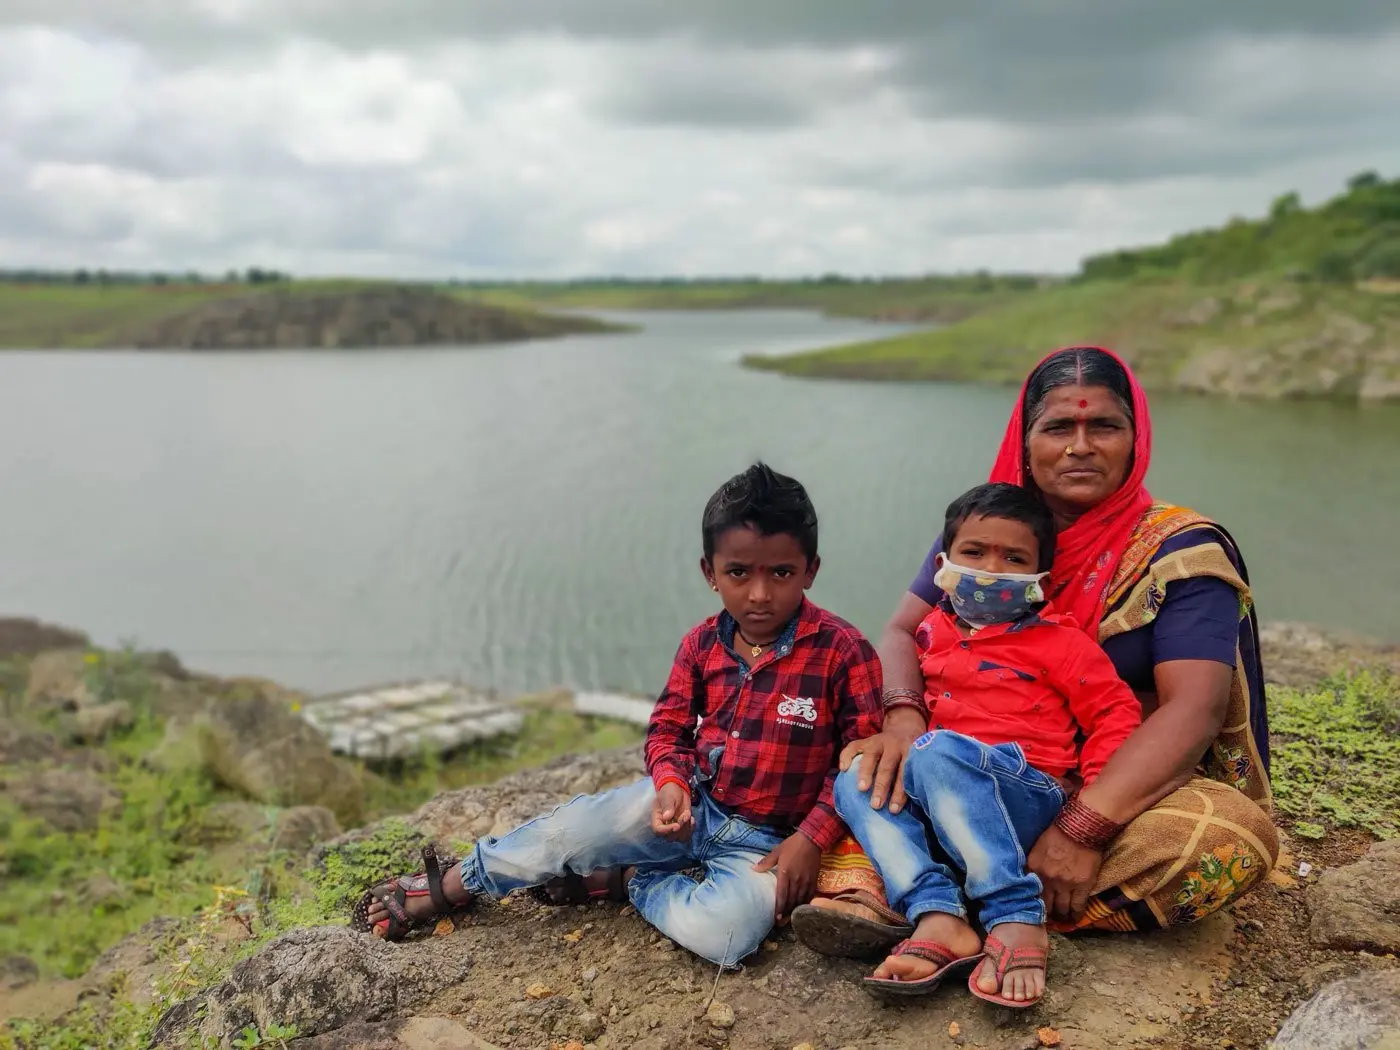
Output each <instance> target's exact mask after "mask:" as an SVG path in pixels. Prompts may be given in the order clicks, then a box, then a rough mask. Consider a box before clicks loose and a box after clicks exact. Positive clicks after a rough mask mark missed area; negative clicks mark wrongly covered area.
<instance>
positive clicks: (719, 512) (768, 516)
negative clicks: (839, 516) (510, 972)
mask: <svg viewBox="0 0 1400 1050" xmlns="http://www.w3.org/2000/svg"><path fill="white" fill-rule="evenodd" d="M742 528H753V529H755V530H756V531H757V532H758V534H759V535H760V536H776V535H778V534H780V533H786V534H787V535H789V536H791V537H792V538H793V539H795V540H796V541H797V542H798V544H799V545H800V546H801V547H802V553H803V554H805V555H806V556H807V563H808V564H809V565H810V564H811V563H812V562H813V561H815V560H816V557H817V511H816V508H815V507H813V506H812V501H811V500H810V499H809V498H808V496H807V490H806V489H805V488H803V487H802V483H801V482H800V481H798V480H797V479H796V478H790V477H788V476H787V475H786V474H779V473H778V472H777V471H776V470H774V469H773V468H772V467H770V466H768V465H767V464H766V463H761V462H760V463H755V464H754V465H753V466H751V467H750V468H749V469H748V470H746V471H744V472H743V473H742V474H735V475H734V476H733V477H732V478H730V479H729V480H728V481H726V482H725V483H724V484H723V485H721V486H720V487H719V489H718V490H716V492H715V494H714V495H713V496H711V497H710V501H709V502H708V503H706V504H705V514H704V517H702V518H701V519H700V532H701V536H702V540H703V543H704V546H705V560H706V561H709V560H711V559H712V558H714V556H715V542H716V541H717V540H718V539H719V537H720V535H721V534H722V533H725V532H728V531H729V530H730V529H742Z"/></svg>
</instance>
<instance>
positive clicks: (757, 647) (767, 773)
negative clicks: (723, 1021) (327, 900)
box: [356, 463, 881, 966]
mask: <svg viewBox="0 0 1400 1050" xmlns="http://www.w3.org/2000/svg"><path fill="white" fill-rule="evenodd" d="M701 531H702V536H703V541H704V557H703V558H702V559H701V561H700V570H701V572H702V573H703V574H704V576H705V580H706V582H707V583H709V585H710V587H711V588H712V589H713V590H715V591H716V592H718V593H719V595H720V598H721V600H722V601H723V603H724V609H723V611H722V612H720V613H719V614H718V615H716V616H712V617H710V618H709V619H707V620H705V621H704V622H703V623H701V624H699V625H698V626H696V627H695V628H693V629H692V630H691V631H690V633H689V634H687V635H686V636H685V639H684V640H683V641H682V642H681V645H680V649H679V650H678V652H677V653H676V659H675V663H674V665H673V666H672V668H671V675H670V680H669V681H668V682H667V685H666V689H665V691H664V692H662V694H661V696H660V698H659V699H658V700H657V703H656V707H655V709H654V710H653V712H652V716H651V723H650V725H649V727H648V729H647V738H646V763H647V771H648V772H649V773H650V776H649V777H648V778H646V779H644V780H640V781H637V782H636V783H634V784H630V785H628V786H626V787H621V788H616V789H614V790H612V791H606V792H603V793H602V794H598V795H584V796H581V797H579V798H576V799H574V800H573V801H572V802H569V803H567V804H566V805H563V806H559V807H557V808H555V809H554V810H552V811H551V812H550V813H548V814H546V815H545V816H543V817H539V818H537V819H535V820H532V821H529V822H528V823H526V824H523V825H521V826H520V827H518V828H516V829H515V830H514V831H512V832H510V833H509V834H507V835H504V836H502V837H501V838H499V839H493V838H487V839H483V840H481V841H480V842H478V843H477V844H476V846H475V847H474V848H473V849H472V851H471V854H470V855H469V856H468V857H467V858H466V859H465V860H463V861H462V862H461V864H459V865H455V866H453V867H451V868H450V869H449V870H448V871H447V872H446V873H445V874H443V873H442V872H441V871H440V870H439V868H438V866H437V862H436V857H435V855H432V854H431V853H429V855H427V856H425V860H426V861H427V863H426V865H425V868H426V870H425V872H424V873H422V874H419V875H416V876H405V877H403V878H400V879H397V880H395V881H394V882H390V883H386V884H384V885H382V886H377V887H375V888H374V889H373V890H371V891H370V892H369V893H368V894H366V897H365V898H364V899H363V900H362V902H361V905H360V908H359V909H357V915H356V924H357V925H359V926H361V928H365V929H373V930H374V931H375V932H376V933H378V934H379V935H381V936H387V937H401V936H403V935H404V934H406V933H408V932H409V931H410V930H412V929H417V928H420V927H423V926H426V925H431V924H432V922H433V921H435V919H436V918H438V917H439V916H440V915H442V914H444V913H451V912H452V911H455V910H458V909H460V908H463V907H465V906H466V905H467V904H468V903H469V902H470V901H471V900H472V899H473V898H475V897H478V896H487V897H491V898H494V899H500V898H501V897H504V896H505V895H506V894H507V893H510V892H511V891H512V890H516V889H521V888H526V887H531V888H535V890H536V892H537V894H538V895H539V896H540V897H541V898H542V899H546V900H548V901H550V902H553V903H559V904H566V903H578V902H582V901H586V900H590V899H597V898H608V899H614V900H631V902H632V903H633V904H634V905H635V906H636V908H637V911H638V912H639V913H640V914H641V915H642V916H643V918H645V919H646V920H647V921H648V922H650V923H651V924H652V925H653V926H655V927H656V928H657V929H658V930H660V931H661V932H662V933H664V934H666V936H668V937H670V938H671V939H672V940H674V941H676V942H677V943H679V944H680V945H682V946H683V947H685V948H688V949H690V950H691V951H693V952H695V954H697V955H699V956H702V957H703V958H705V959H708V960H709V961H710V962H713V963H718V964H720V965H723V966H733V965H734V964H736V963H737V962H738V961H739V960H740V959H742V958H744V957H745V956H746V955H749V954H750V953H752V952H753V951H755V950H756V949H757V948H758V946H759V945H760V944H761V943H762V942H763V939H764V937H766V936H767V935H768V933H769V931H770V930H772V928H773V925H774V923H775V922H778V921H781V920H783V919H784V918H785V917H786V916H787V915H788V914H789V913H790V912H791V911H792V909H793V908H794V907H796V906H797V905H799V904H804V903H806V902H807V901H808V900H809V899H810V898H811V896H812V893H813V891H814V889H815V885H816V877H817V868H818V864H819V862H820V859H821V854H822V851H823V850H826V849H828V848H830V847H831V846H833V845H835V844H836V843H837V842H838V841H839V840H840V839H841V838H842V837H843V836H844V835H845V833H846V829H845V825H844V824H842V822H841V819H840V818H839V817H838V816H837V815H836V809H835V806H834V803H833V799H832V786H833V783H834V781H835V779H836V774H837V772H838V769H837V756H839V754H840V753H841V750H842V748H843V747H844V746H845V745H846V744H847V743H849V742H851V741H853V740H857V739H860V738H863V737H866V736H870V735H871V734H873V733H875V732H877V731H878V730H879V728H880V721H881V703H880V695H881V675H880V664H879V660H878V658H877V657H876V655H875V651H874V649H873V648H872V647H871V645H870V643H869V642H868V641H866V639H865V638H864V637H862V635H861V634H860V632H859V631H857V630H856V629H855V628H854V627H852V626H851V625H850V624H848V623H846V622H845V621H844V620H841V619H838V618H837V617H835V616H832V615H831V614H830V613H828V612H826V611H824V610H822V609H819V608H818V607H817V606H815V605H813V604H812V603H811V602H809V601H808V600H807V599H806V596H805V591H806V590H807V589H808V588H809V587H811V585H812V581H813V580H814V579H815V578H816V575H817V569H818V568H819V566H820V559H819V558H818V557H817V516H816V511H815V510H814V509H813V507H812V503H811V500H810V499H808V497H807V493H806V490H805V489H804V488H803V487H802V485H801V484H799V483H798V482H797V481H796V480H794V479H792V478H789V477H785V476H783V475H781V474H778V473H776V472H775V471H773V470H771V469H769V468H768V467H767V466H765V465H763V464H762V463H758V464H755V465H754V466H752V467H750V468H749V469H748V470H746V471H744V473H742V474H739V475H736V476H735V477H733V478H731V479H730V480H729V481H727V482H726V483H725V484H724V485H723V486H721V487H720V489H719V491H717V492H716V493H715V494H714V495H713V496H712V497H711V498H710V501H709V503H708V504H707V505H706V507H705V513H704V518H703V520H702V529H701ZM696 868H699V869H702V870H703V877H702V878H700V879H699V880H698V881H697V879H696V878H694V877H692V875H691V874H690V873H689V869H696Z"/></svg>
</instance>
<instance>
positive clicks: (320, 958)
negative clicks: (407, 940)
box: [155, 926, 471, 1045]
mask: <svg viewBox="0 0 1400 1050" xmlns="http://www.w3.org/2000/svg"><path fill="white" fill-rule="evenodd" d="M450 947H452V946H449V945H448V944H447V943H446V942H445V941H444V940H442V939H440V938H433V939H430V940H429V941H427V942H425V943H423V944H421V945H418V946H416V948H415V949H414V950H409V951H405V950H403V949H402V947H401V946H398V945H393V944H387V943H385V942H384V941H381V940H379V939H378V938H375V937H369V936H364V935H361V934H356V933H352V932H351V931H350V930H349V929H347V928H345V927H338V926H322V927H318V928H315V929H308V930H295V931H293V932H292V933H289V934H287V935H286V936H285V937H281V938H279V939H278V940H276V941H273V942H272V943H271V944H270V945H268V946H267V947H266V948H264V949H263V950H262V951H261V952H259V953H258V954H257V955H255V956H253V957H252V958H251V959H246V960H244V961H243V962H241V963H239V964H238V965H237V966H235V967H234V968H233V972H232V973H231V974H230V975H229V977H228V979H227V980H226V981H224V982H223V983H221V984H219V985H217V986H216V987H214V988H213V989H211V990H210V991H208V992H207V993H204V994H202V995H199V996H197V997H195V998H193V999H189V1000H186V1001H185V1002H184V1003H182V1004H181V1005H180V1006H178V1007H176V1008H175V1009H173V1010H171V1011H170V1012H169V1013H167V1014H166V1015H165V1017H164V1018H162V1020H161V1023H160V1025H159V1027H157V1029H156V1032H155V1042H156V1044H157V1045H162V1044H163V1045H173V1044H174V1045H179V1044H177V1038H178V1037H180V1036H181V1034H182V1033H183V1032H185V1031H186V1030H187V1029H188V1028H190V1027H191V1026H193V1027H194V1028H195V1029H196V1030H198V1031H199V1032H201V1033H202V1034H204V1035H205V1036H207V1037H209V1038H211V1039H213V1040H218V1039H220V1038H225V1037H227V1036H228V1035H230V1034H231V1033H236V1032H239V1031H241V1030H242V1029H243V1028H245V1027H247V1026H248V1025H253V1026H254V1027H256V1028H266V1027H268V1026H270V1025H273V1024H277V1025H282V1026H284V1027H288V1026H290V1027H295V1028H296V1029H297V1030H298V1031H299V1032H300V1033H302V1034H303V1035H308V1036H310V1035H319V1034H321V1033H323V1032H330V1031H334V1030H336V1029H338V1028H341V1027H343V1026H345V1025H348V1024H351V1023H352V1022H357V1021H378V1020H381V1019H383V1018H388V1017H395V1016H403V1015H404V1014H406V1013H407V1012H408V1011H409V1010H410V1009H411V1008H413V1007H414V1006H417V1005H419V1004H422V1003H423V1002H425V1001H426V1000H428V999H429V998H430V997H432V996H433V995H435V994H437V993H439V992H441V991H442V990H443V989H445V988H447V987H449V986H450V985H453V984H456V983H458V982H459V981H462V980H463V979H464V978H466V976H467V974H468V973H469V972H470V970H471V956H470V955H469V954H465V953H462V952H458V951H451V950H449V948H450Z"/></svg>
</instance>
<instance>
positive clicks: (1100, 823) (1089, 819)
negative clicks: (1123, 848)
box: [1055, 791, 1127, 853]
mask: <svg viewBox="0 0 1400 1050" xmlns="http://www.w3.org/2000/svg"><path fill="white" fill-rule="evenodd" d="M1055 827H1057V828H1059V829H1060V831H1062V832H1063V833H1064V834H1065V836H1066V837H1067V838H1070V839H1073V840H1074V841H1075V842H1077V843H1079V844H1080V845H1081V846H1084V847H1085V848H1086V849H1091V850H1094V851H1095V852H1098V853H1102V852H1103V851H1104V850H1106V849H1108V846H1109V843H1111V842H1112V841H1113V840H1114V839H1116V838H1117V837H1118V835H1119V834H1120V833H1121V832H1122V830H1123V829H1124V828H1125V827H1127V825H1126V824H1115V823H1114V822H1113V821H1111V820H1109V819H1108V818H1107V817H1105V816H1104V815H1103V814H1102V813H1099V812H1097V811H1095V810H1093V809H1091V808H1090V807H1089V806H1087V805H1085V804H1084V802H1082V801H1081V800H1080V798H1079V792H1078V791H1076V792H1075V793H1074V794H1073V795H1071V796H1070V797H1069V801H1068V802H1066V803H1065V804H1064V808H1063V809H1061V810H1060V814H1059V816H1057V817H1056V818H1055Z"/></svg>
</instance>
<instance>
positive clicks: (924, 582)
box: [909, 536, 943, 605]
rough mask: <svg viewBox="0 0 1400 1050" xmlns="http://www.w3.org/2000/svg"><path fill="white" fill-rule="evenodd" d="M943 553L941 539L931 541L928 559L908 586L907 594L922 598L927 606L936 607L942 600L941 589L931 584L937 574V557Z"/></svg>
mask: <svg viewBox="0 0 1400 1050" xmlns="http://www.w3.org/2000/svg"><path fill="white" fill-rule="evenodd" d="M941 553H943V537H942V536H939V537H938V539H936V540H934V541H933V546H932V547H930V548H929V552H928V557H926V558H925V559H924V563H923V564H922V565H921V566H919V575H917V576H915V577H914V582H913V583H911V584H910V585H909V593H910V594H912V595H913V596H914V597H916V598H922V599H923V600H924V601H926V602H928V604H929V605H937V604H938V603H939V602H941V601H942V600H943V588H941V587H939V586H938V585H937V584H936V583H934V582H933V578H934V576H936V575H937V574H938V563H937V562H938V555H939V554H941Z"/></svg>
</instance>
